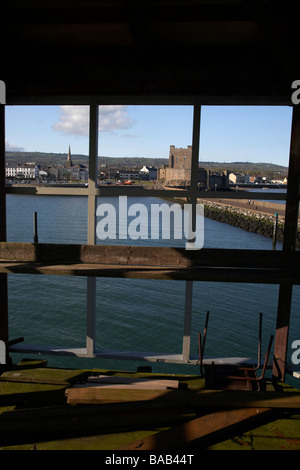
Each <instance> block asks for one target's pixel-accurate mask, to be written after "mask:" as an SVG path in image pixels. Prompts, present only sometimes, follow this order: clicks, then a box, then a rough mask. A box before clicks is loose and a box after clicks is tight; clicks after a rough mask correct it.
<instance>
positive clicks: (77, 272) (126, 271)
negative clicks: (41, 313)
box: [0, 262, 300, 285]
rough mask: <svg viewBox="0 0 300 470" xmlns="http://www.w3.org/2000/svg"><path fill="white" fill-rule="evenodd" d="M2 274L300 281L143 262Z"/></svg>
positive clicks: (270, 272) (28, 266) (277, 273)
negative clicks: (143, 264)
mask: <svg viewBox="0 0 300 470" xmlns="http://www.w3.org/2000/svg"><path fill="white" fill-rule="evenodd" d="M0 273H6V274H7V273H14V274H46V275H54V276H93V277H119V278H132V279H166V280H177V281H184V280H190V281H211V282H242V283H247V282H248V283H257V284H259V283H262V284H280V283H286V284H290V283H293V284H297V285H299V284H300V270H296V269H295V270H293V269H290V270H280V269H253V268H249V269H245V268H225V267H224V268H217V267H216V268H214V267H203V268H202V267H201V268H200V267H199V268H197V267H195V268H184V267H183V268H181V267H172V268H168V269H164V268H159V267H158V268H156V267H151V266H150V267H149V266H141V265H136V266H134V265H132V266H122V265H117V264H115V265H104V264H65V265H56V264H53V265H43V264H38V263H24V262H22V263H17V262H15V263H3V262H2V263H1V262H0Z"/></svg>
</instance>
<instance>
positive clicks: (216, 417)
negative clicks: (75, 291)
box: [119, 408, 270, 450]
mask: <svg viewBox="0 0 300 470" xmlns="http://www.w3.org/2000/svg"><path fill="white" fill-rule="evenodd" d="M269 413H270V410H269V409H268V408H259V409H256V408H255V409H253V408H252V409H248V408H245V409H240V410H236V409H234V410H226V411H218V412H214V413H210V414H207V415H204V416H201V417H200V418H196V419H193V420H191V421H188V422H187V423H184V424H181V425H178V426H174V427H173V428H171V429H168V430H166V431H162V432H160V433H156V434H153V435H152V436H148V437H146V438H144V439H141V440H138V441H135V442H132V443H130V444H127V445H126V446H124V447H121V448H120V449H119V450H166V449H168V450H169V449H178V448H180V449H182V448H184V446H186V445H187V444H191V443H193V441H197V448H199V446H201V443H202V442H203V441H204V440H205V439H206V440H207V439H208V438H209V437H211V436H214V437H215V436H216V433H218V434H217V435H219V434H220V433H221V432H222V433H224V432H228V431H229V430H232V429H237V428H240V427H241V426H242V425H244V424H246V423H247V424H248V423H249V422H250V421H253V422H255V421H254V420H257V418H259V417H260V418H261V417H262V415H267V414H269Z"/></svg>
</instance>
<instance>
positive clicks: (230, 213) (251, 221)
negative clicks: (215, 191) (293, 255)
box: [201, 201, 300, 247]
mask: <svg viewBox="0 0 300 470" xmlns="http://www.w3.org/2000/svg"><path fill="white" fill-rule="evenodd" d="M201 202H202V203H204V216H205V217H208V218H210V219H213V220H216V221H218V222H223V223H226V224H229V225H233V226H235V227H239V228H242V229H244V230H247V231H248V232H253V233H258V234H260V235H263V236H265V237H269V238H272V237H273V231H274V216H271V215H266V214H263V213H260V212H253V211H251V210H245V209H240V208H236V207H232V206H230V205H220V204H217V203H214V202H208V201H201ZM283 230H284V218H283V217H278V225H277V237H276V239H277V240H279V241H282V239H283ZM299 246H300V232H299V231H298V236H297V247H299Z"/></svg>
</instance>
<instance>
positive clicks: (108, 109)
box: [52, 105, 134, 136]
mask: <svg viewBox="0 0 300 470" xmlns="http://www.w3.org/2000/svg"><path fill="white" fill-rule="evenodd" d="M59 109H60V117H59V120H58V121H57V122H56V123H54V124H53V126H52V129H53V130H55V131H57V132H61V133H62V134H65V135H82V136H88V133H89V130H88V123H89V108H88V106H60V108H59ZM99 109H100V113H99V130H100V131H102V132H114V131H116V130H121V129H129V128H130V127H132V126H133V124H134V121H132V120H131V118H130V116H129V115H128V112H127V107H126V106H121V105H116V106H114V105H111V106H100V107H99Z"/></svg>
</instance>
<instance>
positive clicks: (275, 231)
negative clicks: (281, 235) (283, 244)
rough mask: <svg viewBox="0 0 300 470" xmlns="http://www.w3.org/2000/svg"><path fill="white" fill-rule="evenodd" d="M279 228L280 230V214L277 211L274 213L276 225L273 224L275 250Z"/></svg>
mask: <svg viewBox="0 0 300 470" xmlns="http://www.w3.org/2000/svg"><path fill="white" fill-rule="evenodd" d="M277 230H278V214H277V212H276V213H275V215H274V226H273V250H275V248H276V240H277Z"/></svg>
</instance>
